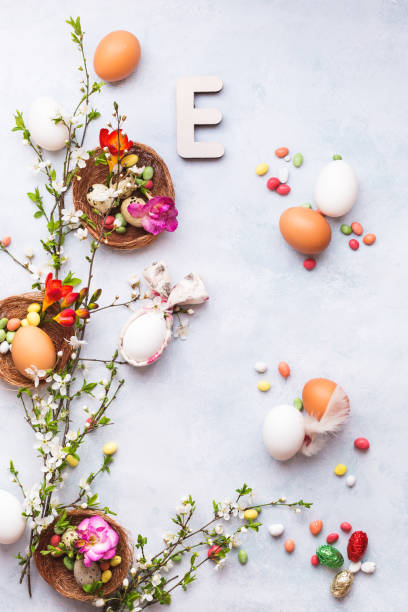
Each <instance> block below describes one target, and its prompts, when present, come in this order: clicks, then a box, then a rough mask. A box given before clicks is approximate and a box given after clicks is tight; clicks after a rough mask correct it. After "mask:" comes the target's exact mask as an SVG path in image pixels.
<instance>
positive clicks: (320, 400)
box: [302, 378, 337, 421]
mask: <svg viewBox="0 0 408 612" xmlns="http://www.w3.org/2000/svg"><path fill="white" fill-rule="evenodd" d="M336 387H337V384H336V383H335V382H333V381H332V380H328V379H327V378H312V380H309V382H307V383H306V384H305V386H304V387H303V391H302V400H303V407H304V409H305V410H306V412H307V413H308V414H310V415H311V416H314V417H315V418H316V419H317V420H318V421H320V419H321V418H322V416H323V415H324V413H325V412H326V408H327V406H328V405H329V403H330V400H331V398H332V396H333V393H334V391H335V390H336Z"/></svg>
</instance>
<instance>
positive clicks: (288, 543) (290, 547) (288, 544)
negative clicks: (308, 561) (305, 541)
mask: <svg viewBox="0 0 408 612" xmlns="http://www.w3.org/2000/svg"><path fill="white" fill-rule="evenodd" d="M285 550H286V552H288V553H293V551H294V550H295V542H294V541H293V540H291V539H288V540H285Z"/></svg>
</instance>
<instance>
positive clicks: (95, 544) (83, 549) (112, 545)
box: [75, 516, 119, 567]
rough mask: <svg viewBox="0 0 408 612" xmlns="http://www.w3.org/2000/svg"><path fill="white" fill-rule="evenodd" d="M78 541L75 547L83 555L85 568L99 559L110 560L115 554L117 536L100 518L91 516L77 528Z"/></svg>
mask: <svg viewBox="0 0 408 612" xmlns="http://www.w3.org/2000/svg"><path fill="white" fill-rule="evenodd" d="M77 532H78V536H79V540H77V541H76V542H75V546H76V547H77V548H78V549H79V552H80V553H83V555H84V565H85V567H90V565H91V564H92V563H93V562H95V561H100V559H112V558H113V557H114V556H115V554H116V546H117V545H118V542H119V536H118V534H117V533H116V531H115V530H114V529H112V527H111V526H110V525H109V523H107V522H106V521H105V519H104V518H102V517H101V516H91V517H90V518H86V519H84V520H83V521H81V522H80V523H79V525H78V527H77Z"/></svg>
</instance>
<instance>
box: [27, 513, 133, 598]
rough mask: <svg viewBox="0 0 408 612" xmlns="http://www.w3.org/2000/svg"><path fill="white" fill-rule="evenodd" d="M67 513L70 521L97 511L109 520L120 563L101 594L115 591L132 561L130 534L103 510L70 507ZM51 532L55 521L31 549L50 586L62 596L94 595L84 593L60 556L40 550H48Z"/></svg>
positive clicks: (73, 523) (79, 519)
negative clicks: (120, 558) (114, 535)
mask: <svg viewBox="0 0 408 612" xmlns="http://www.w3.org/2000/svg"><path fill="white" fill-rule="evenodd" d="M67 514H68V516H69V519H70V522H71V524H72V525H79V523H80V522H81V521H82V520H83V519H84V518H86V517H88V516H95V514H99V515H100V516H102V517H103V518H104V519H105V521H106V522H108V523H109V524H110V525H111V526H112V527H113V529H114V530H115V531H116V533H117V534H118V536H119V543H118V546H117V548H116V553H117V554H118V555H120V556H121V557H122V563H121V564H120V565H118V566H116V567H113V568H112V578H111V580H110V581H109V582H108V583H106V584H105V585H104V586H103V588H102V596H103V597H105V596H107V595H110V594H111V593H113V592H114V591H116V590H117V589H118V588H119V587H120V586H121V585H122V582H123V580H124V578H126V576H127V574H128V572H129V570H130V568H131V567H132V562H133V547H132V544H131V541H130V538H129V535H128V533H127V531H126V530H125V529H123V527H121V526H120V525H119V524H118V523H116V521H114V520H113V519H111V518H110V517H109V516H106V515H105V514H103V513H102V512H98V511H96V510H82V509H77V510H70V511H68V513H67ZM53 533H54V523H52V524H51V525H49V527H48V528H47V529H46V530H44V531H43V532H42V533H41V537H40V540H39V542H38V546H37V548H36V551H35V553H34V560H35V564H36V566H37V569H38V571H39V573H40V575H41V576H42V577H43V578H44V580H45V581H46V582H48V584H49V585H51V586H52V588H53V589H55V590H56V591H58V593H60V594H61V595H63V596H64V597H68V598H69V599H76V600H77V601H92V600H94V599H95V597H96V595H94V594H93V595H90V594H88V593H85V591H84V590H83V589H82V587H81V586H80V585H79V584H77V582H76V581H75V578H74V574H73V572H70V571H69V570H67V568H66V567H65V565H64V563H63V560H62V557H58V558H56V557H52V556H51V555H42V554H41V552H40V551H41V550H47V546H48V544H49V541H50V538H51V536H52V535H53Z"/></svg>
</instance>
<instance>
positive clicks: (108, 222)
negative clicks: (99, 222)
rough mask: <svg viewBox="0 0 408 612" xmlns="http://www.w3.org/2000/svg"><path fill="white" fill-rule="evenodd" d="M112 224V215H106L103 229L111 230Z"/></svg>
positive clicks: (113, 220)
mask: <svg viewBox="0 0 408 612" xmlns="http://www.w3.org/2000/svg"><path fill="white" fill-rule="evenodd" d="M114 223H115V217H113V216H112V215H108V216H107V217H106V219H105V223H104V224H103V227H104V228H105V229H107V230H111V229H113V224H114Z"/></svg>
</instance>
